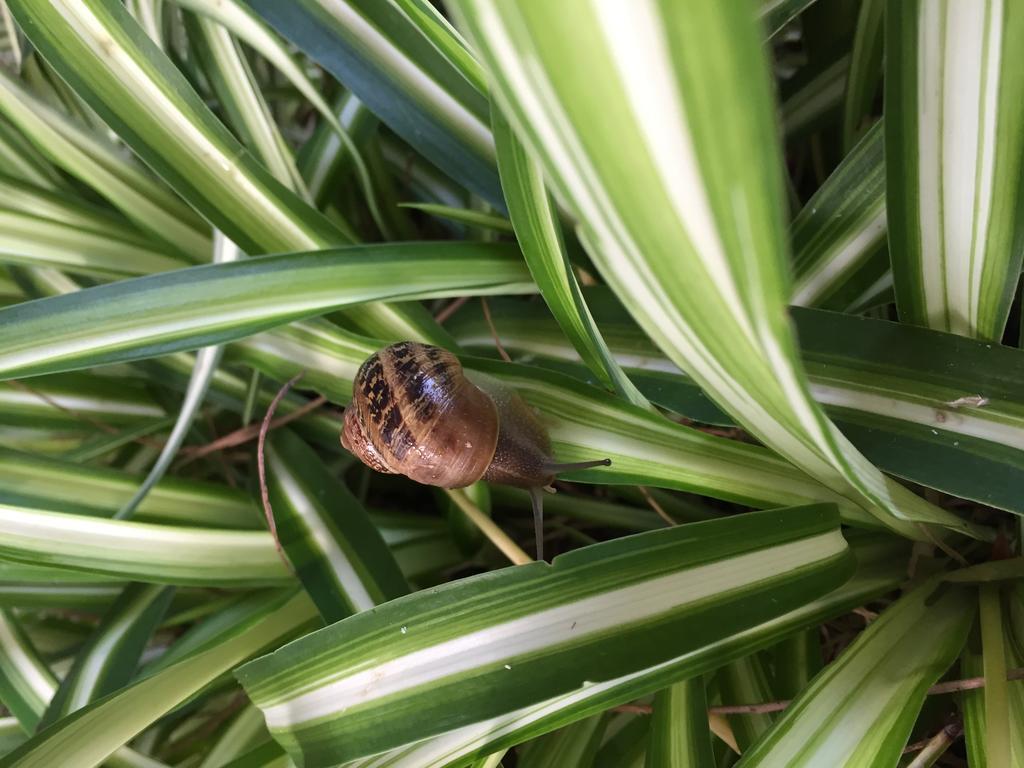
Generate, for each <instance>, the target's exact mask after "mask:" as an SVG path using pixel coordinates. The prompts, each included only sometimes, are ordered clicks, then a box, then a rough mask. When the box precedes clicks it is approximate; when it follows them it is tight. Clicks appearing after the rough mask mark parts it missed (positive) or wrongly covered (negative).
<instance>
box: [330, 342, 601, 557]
mask: <svg viewBox="0 0 1024 768" xmlns="http://www.w3.org/2000/svg"><path fill="white" fill-rule="evenodd" d="M341 444H342V445H343V446H344V447H345V448H346V449H348V450H349V451H351V452H352V453H353V454H355V456H356V457H357V458H358V459H360V460H361V461H362V462H363V463H364V464H366V465H367V466H369V467H370V468H371V469H374V470H377V471H378V472H388V473H392V474H401V475H405V476H406V477H408V478H410V479H412V480H415V481H416V482H418V483H423V484H424V485H435V486H439V487H441V488H463V487H465V486H467V485H472V484H473V483H475V482H476V481H478V480H485V481H488V482H492V483H499V484H502V485H513V486H518V487H520V488H528V489H530V495H531V498H532V499H533V506H534V516H535V522H536V523H537V528H538V531H537V533H538V539H537V541H538V558H539V557H541V546H540V523H541V516H542V508H541V494H540V490H541V489H543V488H545V487H547V486H549V485H550V484H551V482H552V481H553V480H554V478H555V475H556V474H557V473H558V472H563V471H568V470H572V469H585V468H589V467H593V466H599V465H607V464H610V463H611V462H610V461H609V460H607V459H602V460H600V461H590V462H582V463H579V464H559V463H557V462H555V461H554V460H553V459H552V458H551V442H550V440H549V439H548V435H547V432H546V431H545V429H544V427H543V426H542V425H541V423H540V422H539V421H538V420H537V417H536V416H535V415H534V413H533V411H532V410H531V409H530V407H529V406H528V405H527V404H526V403H525V402H524V401H523V399H522V398H521V397H520V396H519V395H518V394H517V393H516V392H515V391H514V390H512V389H510V388H508V387H506V386H505V385H503V384H501V383H500V382H498V381H496V380H494V379H491V378H490V377H487V376H483V375H477V374H475V375H474V376H473V380H472V381H471V380H470V377H469V376H467V374H466V372H465V371H464V370H463V368H462V364H461V363H460V362H459V360H458V358H456V357H455V355H453V354H452V353H451V352H449V351H447V350H445V349H441V348H439V347H434V346H430V345H428V344H420V343H417V342H412V341H403V342H398V343H397V344H392V345H391V346H389V347H386V348H384V349H382V350H380V351H379V352H376V353H374V354H373V355H371V356H370V357H369V358H368V359H367V360H366V361H365V362H364V363H363V364H362V365H361V366H360V367H359V371H358V372H357V373H356V377H355V381H354V384H353V391H352V403H351V405H350V406H349V407H348V408H346V409H345V424H344V428H343V430H342V433H341Z"/></svg>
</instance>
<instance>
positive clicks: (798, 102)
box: [782, 55, 850, 141]
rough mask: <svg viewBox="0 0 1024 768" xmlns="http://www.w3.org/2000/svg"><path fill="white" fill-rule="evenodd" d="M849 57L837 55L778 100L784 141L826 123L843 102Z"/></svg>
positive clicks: (799, 136) (800, 135) (823, 125)
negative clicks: (780, 107) (782, 99)
mask: <svg viewBox="0 0 1024 768" xmlns="http://www.w3.org/2000/svg"><path fill="white" fill-rule="evenodd" d="M849 71H850V57H849V56H848V55H847V56H841V57H839V58H838V59H836V60H835V61H833V62H831V63H830V64H828V65H827V66H825V67H822V68H821V69H820V70H818V71H816V72H814V73H813V75H812V76H811V77H809V78H807V79H806V80H805V81H804V82H802V83H800V85H799V87H798V88H796V89H794V90H793V92H792V93H790V94H789V95H788V96H787V97H786V99H785V100H784V101H783V102H782V128H783V132H784V133H785V135H786V138H787V139H788V140H791V141H792V140H794V139H798V138H802V137H803V136H805V135H806V134H809V133H811V132H812V131H815V130H817V129H819V128H822V127H825V126H827V125H829V124H830V122H831V120H832V117H833V114H834V112H835V111H836V110H838V109H839V108H840V107H841V106H842V104H843V94H844V93H845V91H846V82H847V80H848V79H849V78H848V73H849Z"/></svg>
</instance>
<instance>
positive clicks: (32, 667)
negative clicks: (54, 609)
mask: <svg viewBox="0 0 1024 768" xmlns="http://www.w3.org/2000/svg"><path fill="white" fill-rule="evenodd" d="M56 690H57V681H56V679H55V678H54V676H53V673H52V672H51V671H50V669H49V668H48V667H47V666H46V663H45V662H44V661H43V660H42V659H41V658H40V657H39V654H38V652H37V651H36V648H35V647H34V646H33V645H32V642H31V640H30V639H29V638H28V636H27V635H26V634H25V633H24V631H23V630H22V629H21V627H20V626H19V625H18V623H17V621H16V619H14V617H13V616H12V615H11V614H10V613H9V612H7V611H0V697H2V699H3V702H4V704H5V706H7V707H8V708H9V709H11V710H12V711H13V712H14V713H15V715H16V718H17V723H18V725H19V727H20V730H22V731H23V733H24V734H25V736H24V737H23V738H20V739H18V740H17V741H18V742H19V743H24V742H25V740H26V738H27V737H28V735H29V734H31V733H32V731H34V730H35V728H36V726H37V724H38V722H39V718H40V717H41V716H42V714H43V710H44V709H45V708H46V705H47V702H49V701H50V699H51V698H52V696H53V694H54V692H55V691H56ZM109 765H110V766H111V768H166V766H164V764H163V763H160V762H157V761H156V760H152V759H150V758H149V757H147V756H145V755H142V754H140V753H138V752H135V751H133V750H131V749H129V748H127V747H121V746H120V745H118V746H115V747H114V748H113V749H112V750H111V753H110V761H109Z"/></svg>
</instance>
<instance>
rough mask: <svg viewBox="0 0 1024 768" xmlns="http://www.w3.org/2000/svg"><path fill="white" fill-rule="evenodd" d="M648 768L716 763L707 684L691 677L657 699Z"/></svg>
mask: <svg viewBox="0 0 1024 768" xmlns="http://www.w3.org/2000/svg"><path fill="white" fill-rule="evenodd" d="M650 738H651V740H650V744H648V746H647V761H646V762H645V763H644V765H645V766H646V768H701V767H702V766H709V765H712V764H713V763H714V759H715V758H714V755H713V754H712V752H711V733H710V731H708V701H707V695H706V693H705V691H704V680H703V679H702V678H700V677H691V678H690V679H689V680H684V681H683V682H681V683H676V684H675V685H672V686H670V687H668V688H665V689H663V690H661V691H658V693H657V695H655V697H654V715H653V722H652V723H651V737H650Z"/></svg>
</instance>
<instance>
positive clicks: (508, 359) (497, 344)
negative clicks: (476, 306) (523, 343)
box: [480, 297, 512, 363]
mask: <svg viewBox="0 0 1024 768" xmlns="http://www.w3.org/2000/svg"><path fill="white" fill-rule="evenodd" d="M480 305H481V306H482V307H483V308H484V320H485V321H487V327H488V328H490V329H491V337H492V338H493V339H494V346H495V347H497V348H498V354H499V355H501V359H502V360H504V361H505V362H506V363H511V362H512V358H511V357H510V356H509V354H508V352H506V351H505V348H504V347H503V346H501V339H499V338H498V329H497V328H495V327H494V320H492V319H491V308H490V307H489V306H487V299H485V298H483V297H480Z"/></svg>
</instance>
